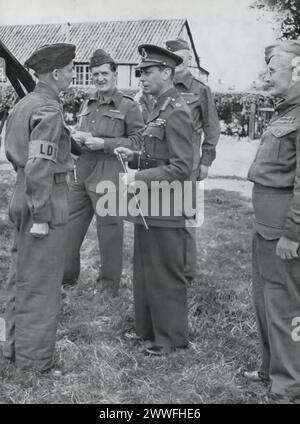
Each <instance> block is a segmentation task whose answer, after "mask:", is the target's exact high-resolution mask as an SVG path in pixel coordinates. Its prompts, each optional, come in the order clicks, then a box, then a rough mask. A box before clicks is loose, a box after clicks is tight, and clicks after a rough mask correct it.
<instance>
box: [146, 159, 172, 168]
mask: <svg viewBox="0 0 300 424" xmlns="http://www.w3.org/2000/svg"><path fill="white" fill-rule="evenodd" d="M168 163H169V161H168V159H154V158H143V157H141V158H140V159H139V168H140V169H149V168H156V167H157V166H162V165H167V164H168Z"/></svg>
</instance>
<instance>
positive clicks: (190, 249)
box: [185, 168, 202, 281]
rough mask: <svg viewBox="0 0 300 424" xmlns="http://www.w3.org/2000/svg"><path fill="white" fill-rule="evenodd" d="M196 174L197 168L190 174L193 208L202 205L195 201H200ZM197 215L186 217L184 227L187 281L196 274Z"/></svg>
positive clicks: (197, 172)
mask: <svg viewBox="0 0 300 424" xmlns="http://www.w3.org/2000/svg"><path fill="white" fill-rule="evenodd" d="M198 175H199V169H198V168H197V169H196V170H194V171H193V172H192V174H191V176H190V179H191V181H192V199H193V208H195V209H196V211H197V213H199V210H197V207H202V205H197V202H202V199H201V198H200V193H199V187H198V180H197V178H198ZM195 218H197V217H194V218H193V217H191V218H190V219H187V221H186V223H187V226H186V227H185V233H186V250H187V253H186V264H185V275H186V278H187V280H188V281H192V280H194V279H195V278H196V275H197V242H196V234H197V226H196V219H195Z"/></svg>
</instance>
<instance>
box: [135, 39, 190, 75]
mask: <svg viewBox="0 0 300 424" xmlns="http://www.w3.org/2000/svg"><path fill="white" fill-rule="evenodd" d="M138 51H139V53H140V55H141V62H140V63H139V64H138V66H137V67H136V69H141V68H147V67H149V66H161V65H162V66H167V67H168V68H175V67H176V66H177V65H180V63H182V61H183V59H182V58H181V57H180V56H178V55H177V54H175V53H173V52H171V51H169V50H167V49H164V48H163V47H159V46H154V45H153V44H141V45H140V46H139V47H138Z"/></svg>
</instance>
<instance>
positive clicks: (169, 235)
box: [116, 44, 193, 355]
mask: <svg viewBox="0 0 300 424" xmlns="http://www.w3.org/2000/svg"><path fill="white" fill-rule="evenodd" d="M138 50H139V52H140V54H141V55H142V61H141V63H140V64H139V66H138V69H140V71H141V78H140V81H141V84H142V87H143V90H144V91H145V92H146V93H149V94H151V95H153V96H154V98H155V100H156V106H155V107H154V109H153V111H152V112H151V113H150V115H149V117H148V121H147V123H146V126H145V128H144V129H143V130H142V131H141V132H140V133H139V134H138V136H136V137H135V139H136V140H137V139H139V141H140V145H141V151H140V152H132V151H131V150H129V149H125V148H118V149H116V153H120V154H122V155H123V156H124V157H125V158H126V159H127V160H129V164H130V166H131V167H132V168H138V170H137V171H136V172H135V173H133V174H129V175H128V176H127V178H126V180H127V185H128V190H129V191H135V189H136V188H137V187H138V184H139V183H141V182H143V183H145V185H146V186H147V187H148V189H146V194H147V196H148V204H149V208H148V213H147V211H142V212H144V213H145V214H146V218H145V219H146V223H147V225H148V226H149V229H147V228H145V226H144V225H143V221H142V217H141V215H139V216H137V217H136V218H135V219H134V221H135V223H136V225H135V236H134V270H133V272H134V277H133V288H134V304H135V324H136V334H137V335H138V336H139V337H141V338H142V339H144V340H150V341H151V343H152V345H151V346H149V347H148V348H146V349H145V353H147V354H152V355H162V354H168V353H170V352H172V351H173V350H174V349H176V348H184V347H187V346H188V320H187V288H186V277H185V274H184V267H185V261H186V237H185V228H184V227H185V220H186V217H185V216H184V213H183V211H182V210H181V211H178V210H177V213H175V212H176V209H177V208H178V204H176V202H174V197H175V195H174V193H173V195H172V194H171V196H170V212H169V213H168V214H164V211H163V207H162V205H161V204H159V205H157V204H153V197H152V196H153V194H154V190H155V188H154V187H153V185H152V183H153V182H162V181H164V182H165V183H172V182H175V181H176V182H178V183H179V184H180V187H183V192H184V184H183V183H184V182H185V181H186V180H188V179H189V176H190V174H191V171H192V163H193V145H192V121H191V115H190V111H189V109H188V107H187V106H186V104H185V102H184V101H183V99H182V98H181V96H180V95H179V93H178V92H177V90H176V89H175V88H174V86H173V81H172V80H173V75H174V68H175V66H176V65H178V64H180V63H181V61H182V59H181V58H180V57H179V56H177V55H175V54H174V53H172V52H169V51H168V50H166V49H163V48H161V47H157V46H153V45H148V44H146V45H141V46H139V48H138ZM162 199H164V192H162ZM142 203H143V202H141V205H142ZM152 206H158V210H159V213H157V214H155V213H151V211H152ZM141 208H142V206H141ZM154 209H155V208H154ZM179 212H180V213H179Z"/></svg>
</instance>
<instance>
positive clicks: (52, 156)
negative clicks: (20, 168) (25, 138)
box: [28, 140, 57, 162]
mask: <svg viewBox="0 0 300 424" xmlns="http://www.w3.org/2000/svg"><path fill="white" fill-rule="evenodd" d="M56 156H57V145H56V144H55V143H51V142H50V141H44V140H32V141H30V143H29V152H28V159H34V158H39V159H47V160H52V162H56Z"/></svg>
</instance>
